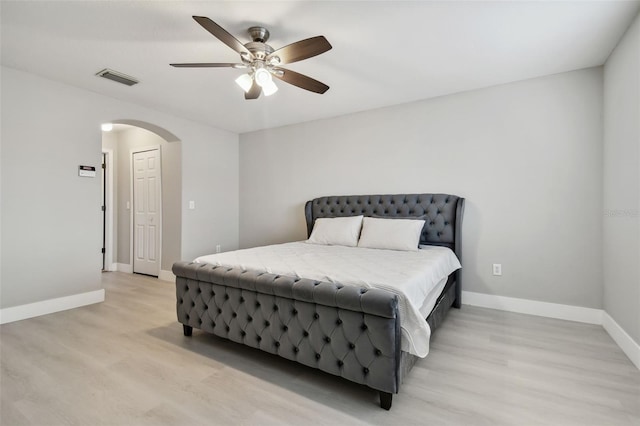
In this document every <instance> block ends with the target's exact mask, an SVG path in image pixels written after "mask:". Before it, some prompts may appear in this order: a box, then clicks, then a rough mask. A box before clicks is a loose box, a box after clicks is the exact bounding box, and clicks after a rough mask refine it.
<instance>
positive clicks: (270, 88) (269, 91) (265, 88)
mask: <svg viewBox="0 0 640 426" xmlns="http://www.w3.org/2000/svg"><path fill="white" fill-rule="evenodd" d="M277 91H278V86H276V84H275V83H274V82H273V80H271V79H269V81H268V82H267V83H265V84H263V85H262V93H264V95H265V96H271V95H273V94H274V93H276V92H277Z"/></svg>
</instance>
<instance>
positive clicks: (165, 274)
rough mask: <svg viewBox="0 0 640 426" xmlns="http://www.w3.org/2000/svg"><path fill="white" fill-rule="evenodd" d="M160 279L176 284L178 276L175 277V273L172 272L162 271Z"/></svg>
mask: <svg viewBox="0 0 640 426" xmlns="http://www.w3.org/2000/svg"><path fill="white" fill-rule="evenodd" d="M158 279H159V280H162V281H170V282H175V280H176V276H175V275H173V272H171V271H164V270H161V271H160V275H158Z"/></svg>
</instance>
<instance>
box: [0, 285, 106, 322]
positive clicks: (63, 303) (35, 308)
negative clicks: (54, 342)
mask: <svg viewBox="0 0 640 426" xmlns="http://www.w3.org/2000/svg"><path fill="white" fill-rule="evenodd" d="M100 302H104V289H100V290H95V291H89V292H87V293H80V294H74V295H71V296H65V297H58V298H56V299H49V300H43V301H41V302H34V303H28V304H26V305H19V306H12V307H10V308H4V309H0V324H7V323H10V322H14V321H20V320H23V319H27V318H33V317H39V316H41V315H47V314H52V313H54V312H60V311H66V310H68V309H73V308H79V307H80V306H86V305H92V304H94V303H100Z"/></svg>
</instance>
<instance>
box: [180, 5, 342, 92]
mask: <svg viewBox="0 0 640 426" xmlns="http://www.w3.org/2000/svg"><path fill="white" fill-rule="evenodd" d="M193 19H195V20H196V22H197V23H199V24H200V25H202V27H203V28H204V29H205V30H207V31H209V32H210V33H211V34H213V36H214V37H217V38H218V39H219V40H220V41H221V42H223V43H224V44H226V45H227V46H229V47H230V48H232V49H233V50H235V51H236V52H238V53H239V54H240V59H241V60H242V62H240V63H190V64H170V65H171V66H172V67H178V68H223V67H230V68H241V69H242V68H243V69H248V70H249V72H248V73H247V74H243V75H241V76H240V77H238V78H237V79H236V83H237V84H238V85H239V86H240V87H242V89H243V90H244V92H245V93H244V97H245V99H257V98H258V97H259V96H260V93H264V95H265V96H270V95H272V94H274V93H275V92H276V91H277V90H278V87H277V86H276V85H275V83H274V82H273V78H272V77H276V78H277V79H279V80H282V81H284V82H285V83H289V84H293V85H294V86H297V87H300V88H302V89H305V90H309V91H310V92H315V93H320V94H322V93H324V92H326V91H327V90H329V86H327V85H326V84H324V83H322V82H320V81H318V80H314V79H313V78H311V77H307V76H306V75H303V74H300V73H297V72H295V71H291V70H288V69H286V68H282V67H281V66H280V65H283V64H291V63H293V62H298V61H302V60H303V59H308V58H312V57H314V56H317V55H320V54H321V53H324V52H326V51H328V50H330V49H331V44H329V42H328V41H327V39H326V38H324V36H317V37H311V38H308V39H305V40H300V41H298V42H295V43H292V44H289V45H287V46H285V47H282V48H280V49H278V50H274V49H273V47H271V46H269V45H268V44H267V40H268V39H269V31H268V30H267V29H266V28H264V27H251V28H249V30H248V31H249V35H250V36H251V39H252V40H253V41H250V42H249V43H246V44H242V43H241V42H240V41H239V40H238V39H237V38H235V37H234V36H232V35H231V34H229V33H228V32H227V31H226V30H225V29H224V28H222V27H221V26H220V25H218V24H216V23H215V22H213V21H212V20H211V19H209V18H207V17H204V16H194V17H193Z"/></svg>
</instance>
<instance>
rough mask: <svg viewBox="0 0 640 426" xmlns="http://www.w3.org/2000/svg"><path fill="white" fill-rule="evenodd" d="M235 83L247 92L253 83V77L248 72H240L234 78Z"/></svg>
mask: <svg viewBox="0 0 640 426" xmlns="http://www.w3.org/2000/svg"><path fill="white" fill-rule="evenodd" d="M236 84H237V85H238V86H240V87H242V90H244V91H245V93H248V92H249V90H251V86H252V85H253V78H251V75H250V74H242V75H241V76H240V77H238V78H236Z"/></svg>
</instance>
